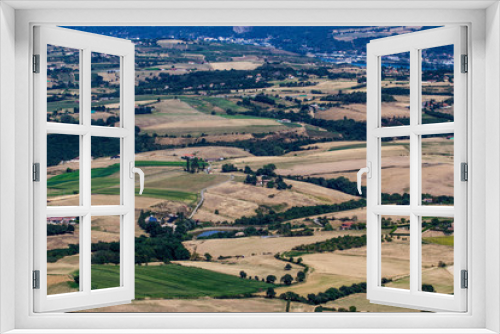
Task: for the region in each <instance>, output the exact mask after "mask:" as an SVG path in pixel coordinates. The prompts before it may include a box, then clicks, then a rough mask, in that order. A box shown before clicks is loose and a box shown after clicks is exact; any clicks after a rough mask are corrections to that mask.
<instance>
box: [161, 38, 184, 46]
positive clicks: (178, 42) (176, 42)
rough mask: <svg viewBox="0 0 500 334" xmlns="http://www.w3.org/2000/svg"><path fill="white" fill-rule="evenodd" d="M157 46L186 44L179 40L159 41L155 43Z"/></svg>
mask: <svg viewBox="0 0 500 334" xmlns="http://www.w3.org/2000/svg"><path fill="white" fill-rule="evenodd" d="M156 43H157V44H158V45H159V46H165V45H172V44H174V45H176V44H187V43H186V41H183V40H181V39H160V40H158V41H157V42H156Z"/></svg>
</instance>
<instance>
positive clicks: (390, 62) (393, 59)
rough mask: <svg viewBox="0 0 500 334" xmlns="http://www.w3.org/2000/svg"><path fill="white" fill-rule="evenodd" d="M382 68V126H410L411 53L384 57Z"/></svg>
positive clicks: (381, 62) (381, 63)
mask: <svg viewBox="0 0 500 334" xmlns="http://www.w3.org/2000/svg"><path fill="white" fill-rule="evenodd" d="M380 66H381V79H382V82H381V84H380V88H381V99H382V101H381V112H380V114H381V115H380V116H381V126H383V127H387V126H401V125H409V124H410V53H409V52H403V53H397V54H393V55H388V56H383V57H381V61H380Z"/></svg>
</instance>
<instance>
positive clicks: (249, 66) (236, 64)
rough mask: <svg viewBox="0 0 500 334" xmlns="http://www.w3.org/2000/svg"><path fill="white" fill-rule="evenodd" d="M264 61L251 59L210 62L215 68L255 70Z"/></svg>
mask: <svg viewBox="0 0 500 334" xmlns="http://www.w3.org/2000/svg"><path fill="white" fill-rule="evenodd" d="M262 64H263V63H262V62H259V63H254V62H250V61H231V62H221V63H210V66H211V67H212V69H214V70H220V71H224V70H228V71H229V70H255V69H256V68H257V67H259V66H261V65H262Z"/></svg>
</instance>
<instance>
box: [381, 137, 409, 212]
mask: <svg viewBox="0 0 500 334" xmlns="http://www.w3.org/2000/svg"><path fill="white" fill-rule="evenodd" d="M380 165H381V168H382V170H381V178H382V180H381V191H382V194H381V197H382V204H391V205H409V204H410V137H391V138H382V152H381V164H380Z"/></svg>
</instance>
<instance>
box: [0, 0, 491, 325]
mask: <svg viewBox="0 0 500 334" xmlns="http://www.w3.org/2000/svg"><path fill="white" fill-rule="evenodd" d="M442 4H443V8H444V9H436V8H428V7H425V5H419V4H417V3H412V4H410V3H401V5H400V6H399V9H390V10H387V9H386V7H384V6H385V5H380V4H379V3H377V2H375V3H374V4H373V8H378V9H362V8H358V9H357V10H354V11H353V10H351V9H341V8H335V9H334V8H331V9H329V8H324V7H321V9H319V8H318V6H316V5H314V4H312V3H311V4H306V8H307V10H308V11H310V13H314V22H312V21H311V16H309V15H304V11H303V10H301V9H291V8H289V7H287V8H286V10H287V12H286V13H287V15H283V8H277V9H270V8H267V9H265V10H266V13H267V14H266V15H262V10H263V7H262V5H260V4H257V3H255V4H254V5H252V6H250V8H249V9H248V10H237V9H235V8H234V7H233V9H231V8H225V9H221V10H217V12H213V13H214V15H208V16H207V11H209V8H211V5H209V4H208V3H207V4H206V6H205V7H203V6H200V7H199V8H197V9H195V8H191V9H189V10H186V8H182V9H177V8H168V9H166V8H163V9H161V8H156V7H155V9H154V10H147V9H145V10H141V11H138V10H135V9H134V10H132V9H130V10H127V9H123V8H122V9H119V8H116V7H115V8H114V9H113V10H112V11H106V16H105V17H103V16H102V15H101V14H102V10H97V9H95V8H94V7H92V6H89V8H88V9H78V10H75V9H66V10H50V11H43V10H37V9H36V8H34V7H30V8H31V10H26V11H24V10H21V11H18V16H17V18H16V24H17V27H18V29H17V32H16V35H17V36H18V37H17V38H18V42H17V43H18V44H17V48H18V49H17V51H18V52H17V54H16V57H17V59H18V63H22V66H21V65H18V66H17V67H16V74H17V75H16V78H17V79H16V86H17V87H19V89H20V90H19V91H21V93H18V94H17V95H16V98H15V103H16V107H15V110H16V114H17V117H16V118H17V120H18V121H19V122H18V123H16V129H17V131H16V139H17V140H18V141H17V144H16V147H17V150H18V151H19V152H31V150H32V146H31V144H30V143H29V142H28V141H27V139H25V138H27V137H29V136H30V133H31V131H32V124H31V123H26V122H25V121H24V120H23V119H29V118H30V117H31V115H32V112H33V111H32V100H30V99H27V98H26V96H27V95H31V89H30V88H29V84H31V79H30V78H29V75H28V74H29V73H28V68H27V66H26V64H29V63H30V61H31V59H30V58H29V55H30V49H31V46H30V44H29V43H30V40H31V38H30V30H29V29H28V28H29V27H30V25H31V24H32V23H33V22H37V23H46V24H54V23H58V22H61V24H65V25H71V24H74V25H139V26H140V25H147V26H151V25H168V24H173V23H172V22H178V23H179V24H182V25H195V24H201V23H202V24H205V25H221V24H224V23H225V22H229V23H233V22H234V23H237V22H240V23H241V22H246V23H247V24H248V25H252V24H257V25H266V24H267V25H270V24H273V25H290V22H293V25H311V24H314V25H325V26H326V25H332V24H333V23H335V24H338V25H353V24H354V25H359V24H360V23H359V22H363V24H365V25H400V24H401V22H405V24H407V25H436V24H455V23H463V22H468V26H469V27H474V29H472V30H470V36H471V43H470V44H469V50H472V51H473V53H474V54H475V55H476V57H472V58H471V59H470V60H471V65H470V66H471V68H477V70H478V71H477V72H474V73H475V75H474V76H469V79H468V82H469V83H473V84H474V89H473V90H471V91H470V92H469V97H474V99H473V100H472V99H471V100H469V105H470V106H472V107H473V108H472V112H473V114H474V115H475V116H476V117H483V116H485V115H488V116H489V117H493V116H494V115H495V113H496V111H494V109H485V108H484V106H485V102H484V96H485V95H484V92H485V91H486V94H487V95H486V96H487V98H488V99H489V100H488V101H490V102H487V103H486V104H487V105H493V104H494V103H493V102H491V99H492V98H493V97H496V96H497V94H496V91H495V93H493V94H490V93H491V91H488V90H486V87H485V82H486V81H485V79H486V78H489V80H492V81H494V85H497V84H498V83H497V79H496V77H495V74H494V73H495V72H494V71H490V72H486V73H484V72H483V71H482V70H481V68H482V67H484V61H485V59H484V52H485V48H484V39H485V37H487V36H490V35H491V34H492V31H485V30H484V29H483V28H482V27H483V26H484V23H485V22H488V19H487V18H486V16H485V11H484V10H482V9H480V8H482V7H481V5H479V4H477V5H472V4H471V3H469V5H470V7H467V9H466V10H464V9H463V8H464V7H463V6H462V7H460V8H458V7H455V6H456V5H457V6H460V5H461V3H454V4H453V5H449V6H448V4H444V3H442ZM464 4H465V3H464ZM38 5H40V6H42V7H43V6H44V5H43V3H39V4H38ZM162 5H163V6H165V7H169V6H168V4H167V3H163V4H162ZM234 5H235V6H236V5H237V4H234ZM351 5H352V6H354V5H355V4H350V5H349V6H351ZM61 6H63V4H61ZM361 6H363V5H361ZM414 6H417V7H418V8H419V9H416V7H414ZM228 7H230V6H229V5H228ZM407 7H411V8H412V10H408V9H405V8H407ZM37 8H39V7H37ZM349 8H351V7H349ZM384 8H385V9H384ZM450 8H453V10H450ZM471 8H472V9H471ZM271 17H272V19H270V18H271ZM495 20H496V19H495ZM495 20H489V22H490V23H492V22H497V21H495ZM497 23H498V22H497ZM492 43H493V44H495V42H494V38H493V39H489V42H488V43H487V45H488V46H491V44H492ZM488 55H490V54H488ZM497 61H498V57H496V56H493V55H491V57H490V56H488V57H487V59H486V64H487V65H494V64H496V62H497ZM495 66H496V65H495ZM488 92H489V93H488ZM4 98H7V97H6V96H5V97H4ZM30 101H31V102H30ZM468 117H469V118H471V115H469V116H468ZM11 119H12V123H13V124H14V117H13V116H12V117H11ZM490 126H493V125H491V123H490ZM495 126H496V125H495ZM468 127H469V130H473V131H475V135H474V137H471V138H470V147H471V148H472V150H471V151H470V153H471V157H472V160H471V165H476V164H477V166H478V168H477V169H474V168H472V167H470V180H471V181H470V184H471V185H473V183H472V182H474V181H472V180H475V185H476V186H475V187H474V188H473V189H471V188H470V189H469V194H472V195H474V196H473V197H471V203H470V204H469V205H470V207H471V208H472V210H470V211H469V216H470V217H471V218H473V219H474V225H475V231H476V232H475V233H472V234H470V237H471V239H472V240H473V243H474V245H477V246H475V247H474V248H471V249H469V254H470V255H471V258H470V260H469V263H470V265H471V266H472V268H473V269H475V270H474V271H473V273H472V275H474V278H473V279H471V281H470V284H471V285H470V286H471V288H470V289H469V294H470V296H472V298H470V299H469V303H470V305H471V309H473V310H474V313H471V312H470V310H469V312H468V313H466V314H462V313H453V314H446V313H436V314H430V313H418V314H331V315H330V314H326V313H325V314H321V315H312V314H309V315H308V314H293V316H292V315H284V314H273V315H269V314H258V313H257V314H244V315H243V314H229V315H223V314H217V315H216V314H213V315H209V316H207V315H201V314H147V315H146V314H111V315H108V314H33V313H32V311H31V310H32V302H31V299H30V296H31V281H30V280H29V279H28V277H29V276H30V269H31V262H32V259H31V256H32V255H31V254H32V253H33V249H32V240H31V238H29V237H25V238H24V237H18V238H17V243H16V246H15V258H16V262H17V265H16V268H15V275H16V278H17V283H16V293H17V296H18V298H17V300H16V307H15V308H16V321H17V322H16V324H17V325H16V327H17V328H21V329H22V328H32V329H36V328H52V329H54V328H59V329H64V332H66V333H68V332H72V330H71V329H70V328H78V329H82V328H105V329H120V328H121V329H128V330H129V331H131V332H132V330H130V328H134V327H136V326H137V324H138V323H140V324H141V328H143V329H142V330H140V331H137V332H141V331H144V330H145V329H146V328H151V329H163V331H164V332H176V331H175V330H174V329H173V328H186V327H188V328H192V329H194V331H196V330H197V331H199V332H203V331H204V330H205V331H210V329H221V328H232V330H231V332H243V330H238V329H237V328H256V327H257V326H259V327H261V328H264V327H265V328H268V330H267V332H274V331H276V332H278V331H279V330H278V329H279V328H286V327H293V328H301V329H300V330H299V331H300V332H314V331H315V330H314V328H321V329H326V328H329V330H328V331H329V332H332V333H335V332H345V330H335V329H334V328H349V327H352V326H353V321H356V325H355V327H356V328H358V329H359V330H358V331H356V330H351V331H352V332H360V333H361V332H363V333H367V332H373V333H379V332H381V331H383V332H384V333H388V332H390V331H391V329H390V328H395V327H396V328H398V330H397V332H398V333H406V332H414V331H415V328H420V329H421V332H427V331H429V332H431V331H432V332H436V330H428V329H429V328H443V329H441V330H440V332H443V333H452V332H453V333H456V331H457V330H458V328H469V329H468V330H465V331H466V332H468V333H486V332H489V331H488V330H486V329H484V328H485V326H486V323H485V305H489V306H491V307H493V308H495V307H496V306H495V305H496V304H495V303H492V299H485V298H484V297H485V294H484V293H485V286H487V287H495V286H497V285H498V283H497V280H496V278H495V277H491V276H489V280H486V279H485V275H484V273H485V265H484V255H485V249H489V250H490V251H491V250H496V248H495V247H493V249H491V246H492V245H493V244H495V243H497V242H498V240H497V239H498V238H497V237H496V234H491V233H490V234H489V236H490V238H491V239H492V240H496V241H495V243H488V244H485V243H484V241H485V238H484V232H485V229H486V230H487V231H491V229H493V230H494V231H496V228H495V227H494V226H495V224H496V223H494V222H490V221H489V220H485V219H484V211H483V203H484V195H483V191H482V190H481V187H483V186H484V178H483V176H482V175H483V173H482V171H480V166H481V165H482V164H483V163H484V161H485V158H484V155H483V153H482V152H483V150H484V148H483V146H484V144H483V143H484V138H486V136H485V135H484V124H482V123H481V122H475V123H474V124H472V123H469V126H468ZM488 138H490V137H488ZM490 139H491V138H490ZM496 142H497V141H495V140H493V141H489V143H490V146H492V147H493V145H496V144H495V143H496ZM8 147H9V146H8V145H6V146H4V148H8ZM16 160H17V163H16V166H17V168H18V170H19V174H20V175H22V176H23V177H20V176H18V175H16V182H17V185H18V187H19V188H20V190H21V192H22V193H24V194H23V195H16V202H17V203H16V218H17V219H16V235H17V236H23V235H24V236H30V235H31V234H32V224H31V221H32V212H29V210H26V207H27V206H28V205H29V203H31V201H32V200H31V195H32V185H31V182H29V181H28V179H27V177H26V175H29V174H30V172H31V171H30V168H31V162H32V160H31V158H30V156H28V153H26V154H22V153H21V154H19V153H18V155H17V157H16ZM488 187H489V189H490V191H496V189H497V188H496V187H495V186H493V185H492V184H490V185H488ZM25 194H28V196H26V195H25ZM495 196H496V195H494V194H493V198H496V197H495ZM490 200H491V199H490ZM469 230H470V227H469ZM12 247H14V245H12ZM26 259H29V261H28V262H27V263H26V262H25V261H26ZM494 268H498V264H497V263H495V264H494ZM492 270H493V269H492ZM12 272H14V267H12ZM474 273H476V274H474ZM485 283H486V284H485ZM488 300H489V303H488ZM494 316H495V317H496V313H495V314H494ZM495 317H493V318H492V317H489V319H490V320H493V321H496V320H495ZM165 328H171V329H172V330H168V329H165ZM273 328H274V329H276V330H273ZM306 328H309V329H306ZM375 328H378V329H375ZM381 328H385V329H386V330H380V329H381ZM404 328H410V329H408V330H407V329H404ZM446 328H448V329H446ZM453 328H455V330H454V329H453ZM53 331H54V332H55V330H53ZM92 331H93V332H96V333H98V332H103V331H104V330H102V331H100V330H96V329H94V330H92V329H89V332H92ZM220 331H223V330H219V332H220ZM254 331H255V332H259V331H260V332H265V331H266V330H258V329H255V330H254ZM177 332H178V331H177Z"/></svg>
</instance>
